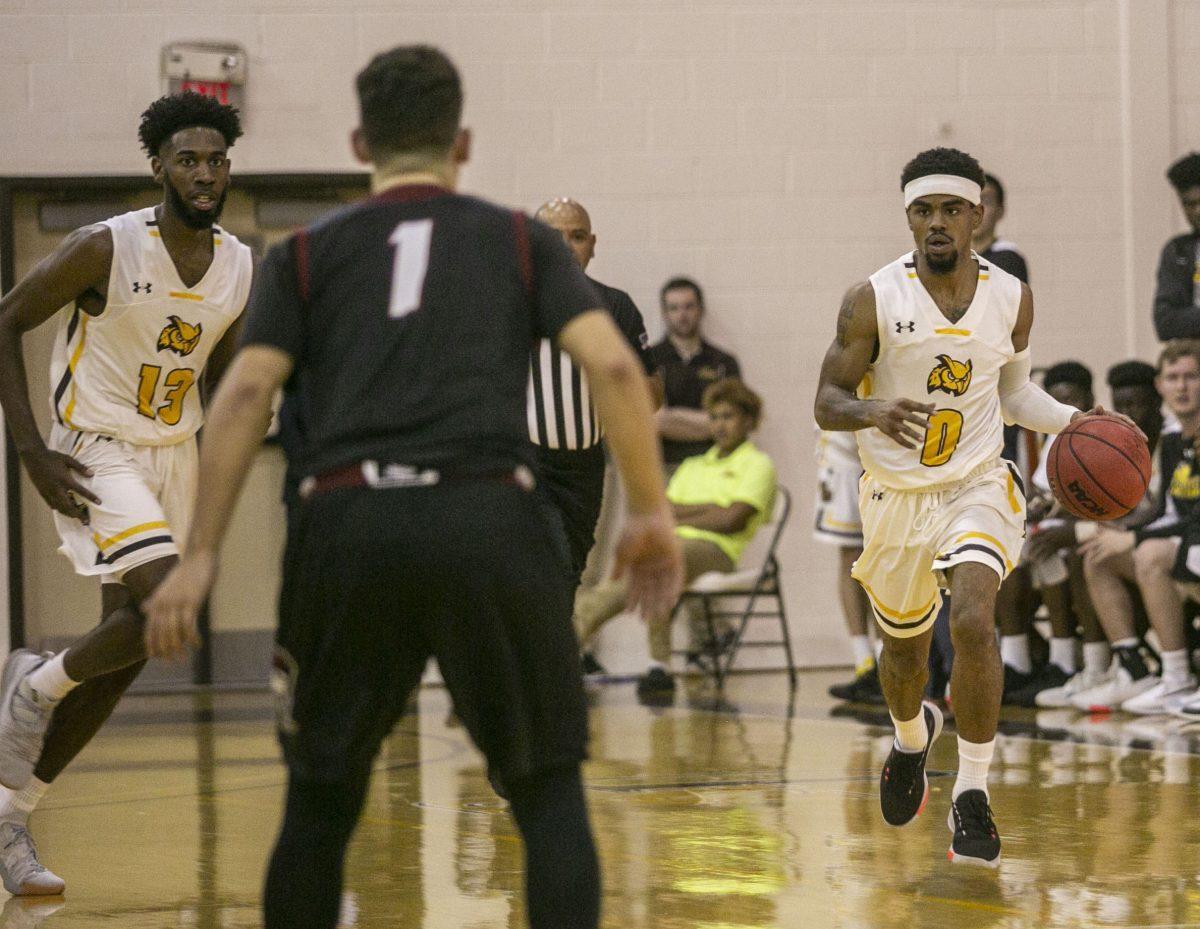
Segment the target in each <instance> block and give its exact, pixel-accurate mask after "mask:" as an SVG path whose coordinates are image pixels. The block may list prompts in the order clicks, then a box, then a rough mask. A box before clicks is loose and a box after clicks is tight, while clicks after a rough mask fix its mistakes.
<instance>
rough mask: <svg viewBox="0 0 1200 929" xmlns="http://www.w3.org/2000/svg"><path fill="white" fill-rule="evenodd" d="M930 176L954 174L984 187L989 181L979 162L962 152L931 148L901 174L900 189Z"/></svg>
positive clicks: (909, 164) (906, 166) (905, 167)
mask: <svg viewBox="0 0 1200 929" xmlns="http://www.w3.org/2000/svg"><path fill="white" fill-rule="evenodd" d="M930 174H953V175H954V176H955V177H965V178H966V179H967V180H969V181H974V182H975V183H976V184H978V185H979V186H980V187H983V185H984V183H985V182H986V181H987V177H986V175H985V174H984V173H983V168H981V167H980V166H979V162H978V161H976V160H975V159H974V158H972V157H971V156H970V155H968V154H967V153H966V152H960V151H959V150H958V149H957V148H931V149H929V150H927V151H924V152H921V154H919V155H917V157H916V158H914V159H913V160H912V161H910V162H909V163H908V164H906V165H905V166H904V170H903V171H902V172H901V173H900V189H901V190H903V189H904V187H905V185H906V184H907V183H908V182H909V181H915V180H916V179H917V178H919V177H926V176H927V175H930Z"/></svg>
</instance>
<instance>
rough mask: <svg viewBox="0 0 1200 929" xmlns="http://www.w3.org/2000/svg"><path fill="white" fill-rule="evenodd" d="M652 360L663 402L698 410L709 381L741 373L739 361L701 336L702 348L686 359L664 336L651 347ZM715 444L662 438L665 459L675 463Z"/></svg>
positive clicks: (711, 382)
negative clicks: (661, 386) (662, 389)
mask: <svg viewBox="0 0 1200 929" xmlns="http://www.w3.org/2000/svg"><path fill="white" fill-rule="evenodd" d="M649 355H650V363H651V365H653V370H654V371H657V372H659V373H660V374H661V375H662V379H663V388H664V403H665V404H666V405H667V406H679V407H685V408H687V409H691V410H699V409H701V408H702V407H703V399H704V391H705V390H707V389H708V387H709V385H710V384H715V383H716V382H717V381H720V380H723V379H724V378H727V377H741V376H742V371H741V368H740V367H739V366H738V361H737V359H736V358H734V357H733V356H732V355H730V354H728V353H727V352H723V351H721V350H720V349H719V348H716V347H714V346H712V345H709V344H708V343H707V342H705V341H703V340H701V342H700V351H699V352H697V353H696V355H695V356H694V357H693V358H690V359H689V360H687V361H684V360H683V358H682V356H681V355H680V354H679V352H678V351H677V350H676V348H675V346H674V345H673V344H672V342H671V340H670V339H663V340H662V341H661V342H659V343H658V344H657V345H653V346H651V347H650V351H649ZM711 446H712V440H711V439H710V440H708V441H705V442H676V441H673V440H671V439H663V443H662V447H663V460H664V461H666V462H667V464H676V463H678V462H680V461H683V459H685V458H690V457H691V456H692V455H703V454H704V453H705V452H706V451H708V449H709V448H710V447H711Z"/></svg>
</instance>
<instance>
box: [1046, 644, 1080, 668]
mask: <svg viewBox="0 0 1200 929" xmlns="http://www.w3.org/2000/svg"><path fill="white" fill-rule="evenodd" d="M1050 661H1051V662H1052V663H1054V664H1056V665H1058V667H1059V668H1060V669H1062V671H1064V672H1065V673H1066V674H1074V673H1075V639H1074V638H1068V639H1057V638H1053V637H1051V639H1050Z"/></svg>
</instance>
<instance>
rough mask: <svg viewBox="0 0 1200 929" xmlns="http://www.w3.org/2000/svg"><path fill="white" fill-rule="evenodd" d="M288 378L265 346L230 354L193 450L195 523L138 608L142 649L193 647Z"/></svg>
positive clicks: (282, 362) (279, 356) (164, 654)
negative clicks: (196, 454)
mask: <svg viewBox="0 0 1200 929" xmlns="http://www.w3.org/2000/svg"><path fill="white" fill-rule="evenodd" d="M291 373H292V356H291V355H289V354H288V353H287V352H284V351H282V350H280V349H278V348H274V347H272V346H268V345H250V346H247V347H246V348H243V349H242V350H241V351H240V352H238V353H237V355H236V356H235V358H234V360H233V364H232V365H231V366H230V368H229V372H228V373H227V374H226V375H225V378H224V379H223V380H222V382H221V387H220V389H218V390H217V395H216V397H214V398H213V402H212V406H211V407H210V408H209V411H208V418H207V421H206V422H205V425H204V437H203V440H202V441H201V443H200V468H199V470H200V479H199V483H198V486H197V488H196V501H195V508H194V511H195V516H194V517H193V520H192V528H191V531H190V532H189V533H188V538H187V544H186V546H185V547H184V553H183V556H182V557H181V558H180V560H179V564H178V565H176V567H175V568H174V570H172V571H171V573H170V574H168V575H167V577H166V579H165V580H164V581H163V582H162V584H160V585H159V586H158V589H157V590H155V591H154V595H153V596H152V597H151V598H150V599H149V600H148V601H147V602H146V604H145V605H144V606H143V611H144V612H145V614H146V619H147V622H146V649H147V651H148V652H149V654H150V656H151V657H153V658H173V657H176V656H177V655H179V654H180V653H181V652H182V651H183V649H184V648H185V647H186V646H188V645H196V644H198V637H197V633H196V618H197V617H198V616H199V615H200V609H201V607H202V606H203V605H204V600H205V598H206V597H207V596H208V593H209V591H210V590H211V589H212V585H213V581H214V580H215V579H216V571H217V551H218V549H219V548H220V546H221V540H222V539H223V538H224V536H225V531H226V529H228V527H229V519H230V517H231V516H232V514H233V508H234V505H235V504H236V503H237V498H238V495H239V494H240V493H241V490H242V485H243V483H245V480H246V475H247V473H248V472H249V470H250V465H251V464H252V463H253V461H254V456H255V454H256V453H257V451H258V449H259V446H260V445H261V444H262V440H263V436H264V435H266V432H267V427H268V425H270V422H271V400H272V398H273V397H274V396H275V391H276V390H278V389H279V388H280V387H281V386H283V384H284V382H285V381H286V380H287V379H288V377H289V376H290V375H291Z"/></svg>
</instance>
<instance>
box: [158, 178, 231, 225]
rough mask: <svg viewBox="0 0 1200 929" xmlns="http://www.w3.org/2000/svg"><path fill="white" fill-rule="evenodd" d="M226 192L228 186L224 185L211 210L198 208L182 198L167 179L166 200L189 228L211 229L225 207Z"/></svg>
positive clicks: (227, 191)
mask: <svg viewBox="0 0 1200 929" xmlns="http://www.w3.org/2000/svg"><path fill="white" fill-rule="evenodd" d="M228 193H229V188H228V187H226V188H225V190H224V191H223V192H222V193H221V197H220V199H218V200H217V202H216V203H215V204H214V205H213V208H212V209H211V210H207V211H205V210H198V209H196V208H195V207H194V206H192V205H191V204H190V203H188V202H187V201H186V200H184V199H183V197H182V196H181V195H180V193H179V191H178V190H176V189H175V185H174V184H172V183H171V182H170V181H167V202H168V203H169V204H170V206H171V211H172V212H173V213H174V214H175V215H176V216H178V217H179V219H180V221H181V222H182V223H183V224H184V225H185V226H187V227H188V228H189V229H211V228H212V227H213V226H214V225H215V224H216V222H217V220H218V219H220V218H221V210H222V209H224V207H225V197H226V195H227V194H228Z"/></svg>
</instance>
